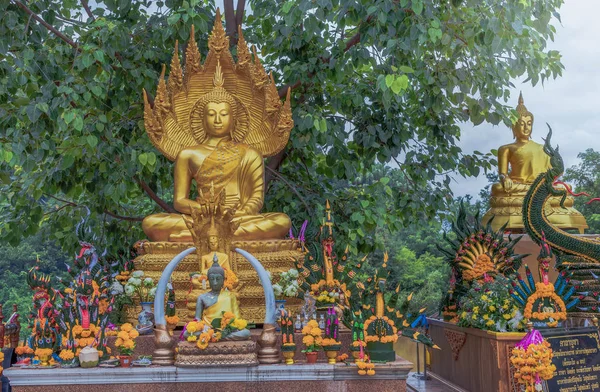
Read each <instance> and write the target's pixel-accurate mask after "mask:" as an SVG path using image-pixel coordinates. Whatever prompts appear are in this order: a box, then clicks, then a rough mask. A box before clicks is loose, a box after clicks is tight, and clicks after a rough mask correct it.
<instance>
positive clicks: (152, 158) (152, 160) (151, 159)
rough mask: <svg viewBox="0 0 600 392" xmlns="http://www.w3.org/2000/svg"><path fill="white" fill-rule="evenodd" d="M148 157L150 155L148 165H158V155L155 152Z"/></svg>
mask: <svg viewBox="0 0 600 392" xmlns="http://www.w3.org/2000/svg"><path fill="white" fill-rule="evenodd" d="M147 155H148V163H149V164H150V165H151V166H154V164H155V163H156V155H155V154H154V153H153V152H149V153H148V154H147Z"/></svg>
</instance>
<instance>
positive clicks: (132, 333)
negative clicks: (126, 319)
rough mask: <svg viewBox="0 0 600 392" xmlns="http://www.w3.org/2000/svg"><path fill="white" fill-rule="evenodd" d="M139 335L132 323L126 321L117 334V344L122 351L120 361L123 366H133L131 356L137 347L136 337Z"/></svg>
mask: <svg viewBox="0 0 600 392" xmlns="http://www.w3.org/2000/svg"><path fill="white" fill-rule="evenodd" d="M138 336H139V333H138V331H136V330H135V329H134V328H133V326H132V325H131V324H129V323H125V324H123V325H121V328H120V330H119V333H118V334H117V340H116V341H115V346H117V349H118V350H119V352H120V353H121V355H120V356H119V362H120V363H121V366H122V367H129V366H131V357H132V355H133V350H134V349H135V339H136V338H137V337H138Z"/></svg>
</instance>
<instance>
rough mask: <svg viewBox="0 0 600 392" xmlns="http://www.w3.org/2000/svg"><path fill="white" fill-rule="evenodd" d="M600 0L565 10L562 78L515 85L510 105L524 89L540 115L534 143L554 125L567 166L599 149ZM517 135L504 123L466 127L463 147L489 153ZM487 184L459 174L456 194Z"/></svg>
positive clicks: (560, 34)
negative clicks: (548, 126) (533, 84)
mask: <svg viewBox="0 0 600 392" xmlns="http://www.w3.org/2000/svg"><path fill="white" fill-rule="evenodd" d="M599 13H600V1H598V0H577V1H568V2H567V3H566V4H565V5H563V7H562V8H561V10H560V15H561V19H562V25H561V24H559V23H557V22H556V21H554V25H555V26H556V29H557V34H556V37H555V39H556V40H555V42H554V43H550V46H551V48H552V49H556V50H559V51H560V52H561V54H562V62H563V64H564V65H565V70H564V71H563V76H562V77H560V78H559V79H556V80H550V81H547V82H546V83H545V85H544V86H542V85H541V84H538V85H537V86H536V87H531V85H530V84H522V83H520V82H515V86H516V89H515V90H514V91H513V93H512V97H513V98H511V100H512V101H513V102H512V103H511V104H514V106H516V104H517V97H518V95H519V90H521V91H523V98H524V100H525V106H527V109H529V111H530V112H532V113H533V114H534V116H535V123H534V128H533V139H534V140H535V141H537V142H538V143H541V142H542V137H544V136H545V135H546V133H547V127H546V123H549V124H550V126H551V127H552V129H553V131H554V133H553V144H555V145H556V144H558V145H559V146H560V151H561V155H562V157H563V160H564V162H565V167H570V166H573V165H575V164H577V163H578V162H579V159H578V158H577V154H578V153H580V152H582V151H584V150H586V149H588V148H593V149H595V150H597V151H598V150H600V110H599V108H598V101H599V99H598V95H599V94H600V72H599V71H598V64H600V45H598V42H597V40H598V37H599V36H600V23H598V21H597V15H598V14H599ZM512 140H513V139H512V132H511V130H510V129H509V128H507V127H505V126H504V125H500V126H496V127H494V126H492V125H489V124H486V125H480V126H478V127H473V126H472V125H469V124H467V125H465V126H463V127H462V136H461V141H460V142H459V146H460V147H461V148H462V149H463V150H464V151H465V152H472V151H474V150H479V151H482V152H484V151H490V150H491V149H492V148H498V147H500V146H501V145H503V144H507V143H511V142H512ZM486 184H487V179H486V178H485V175H483V174H481V175H480V176H479V177H478V178H469V179H465V178H462V177H460V176H458V175H456V176H455V181H454V182H453V183H452V188H453V191H454V193H455V195H456V196H463V195H466V194H471V195H478V193H479V191H480V189H481V188H483V187H484V186H485V185H486Z"/></svg>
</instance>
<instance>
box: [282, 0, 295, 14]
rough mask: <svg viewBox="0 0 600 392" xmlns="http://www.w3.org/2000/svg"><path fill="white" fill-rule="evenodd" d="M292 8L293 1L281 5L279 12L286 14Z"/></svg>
mask: <svg viewBox="0 0 600 392" xmlns="http://www.w3.org/2000/svg"><path fill="white" fill-rule="evenodd" d="M293 6H294V2H293V1H286V2H285V3H284V4H283V7H281V12H283V13H284V14H287V13H289V12H290V10H291V9H292V7H293Z"/></svg>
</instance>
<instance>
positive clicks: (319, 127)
mask: <svg viewBox="0 0 600 392" xmlns="http://www.w3.org/2000/svg"><path fill="white" fill-rule="evenodd" d="M313 126H314V127H315V129H316V130H317V131H319V130H321V123H320V122H319V119H318V118H315V120H314V121H313Z"/></svg>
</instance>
